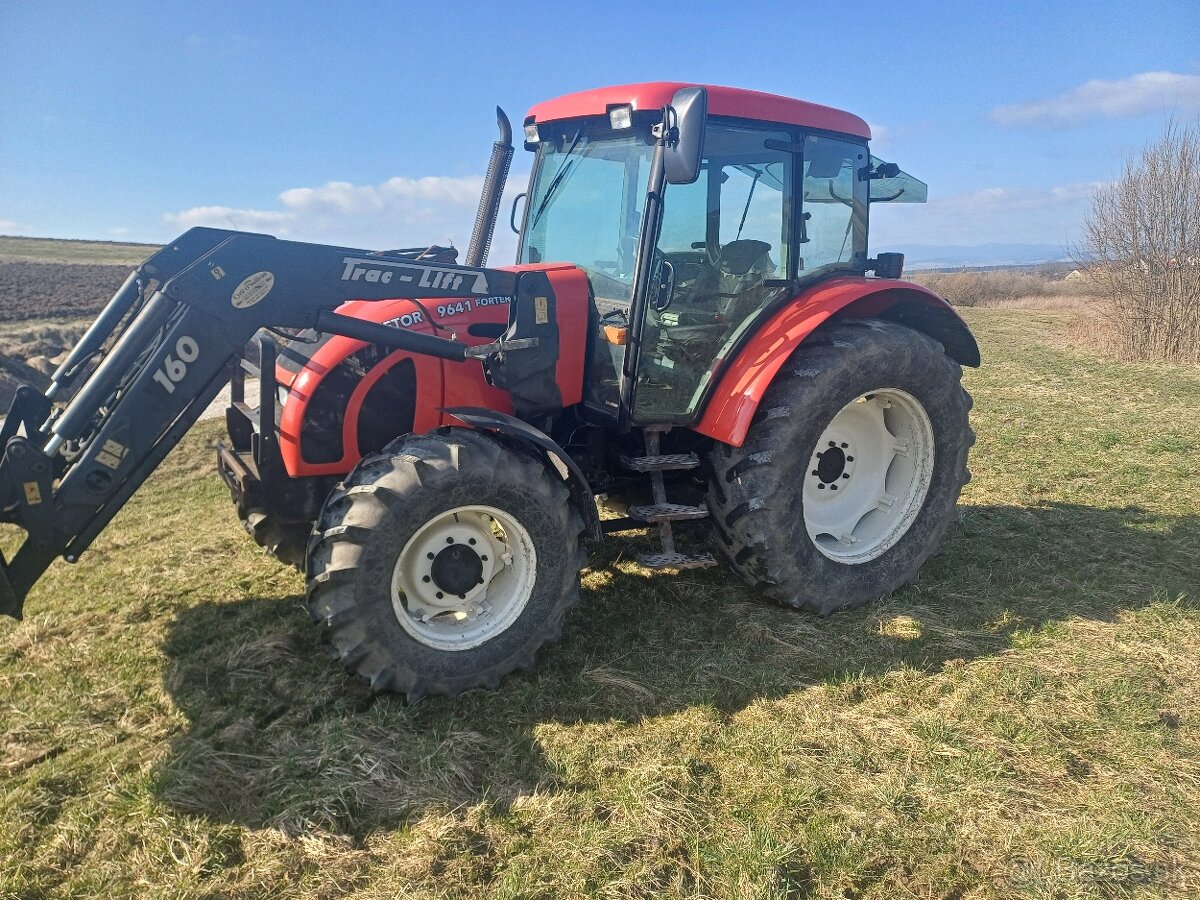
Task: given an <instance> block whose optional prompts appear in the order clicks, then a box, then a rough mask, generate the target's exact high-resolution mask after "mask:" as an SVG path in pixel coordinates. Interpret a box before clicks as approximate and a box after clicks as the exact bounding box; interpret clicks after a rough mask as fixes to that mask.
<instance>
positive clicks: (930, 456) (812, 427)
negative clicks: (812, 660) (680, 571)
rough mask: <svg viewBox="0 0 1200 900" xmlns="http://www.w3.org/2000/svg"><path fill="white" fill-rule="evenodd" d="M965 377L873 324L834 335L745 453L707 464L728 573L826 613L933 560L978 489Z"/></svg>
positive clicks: (933, 348) (801, 355)
mask: <svg viewBox="0 0 1200 900" xmlns="http://www.w3.org/2000/svg"><path fill="white" fill-rule="evenodd" d="M961 377H962V369H961V368H960V367H959V365H958V364H957V363H956V362H955V361H954V360H952V359H951V358H950V357H949V356H947V355H946V353H945V351H944V349H943V348H942V346H941V344H939V343H938V342H937V341H935V340H934V339H933V338H931V337H929V336H927V335H925V334H922V333H920V332H917V331H914V330H912V329H910V328H906V327H903V326H901V325H896V324H894V323H890V322H883V321H879V320H873V319H861V320H851V321H844V322H837V323H833V324H831V325H828V326H825V327H824V328H822V329H821V330H820V331H819V332H817V333H816V334H814V335H813V336H812V338H810V339H809V340H808V341H806V342H805V343H804V344H802V345H801V346H800V348H799V349H798V350H796V352H795V353H794V354H793V355H792V358H791V359H790V360H789V361H788V362H787V363H786V364H785V365H784V367H783V368H782V369H781V370H780V372H779V374H778V375H777V376H776V379H775V381H774V382H773V383H772V384H771V386H770V387H769V388H768V389H767V392H766V394H765V395H764V397H763V399H762V402H761V404H760V405H759V410H758V413H757V415H756V417H755V419H754V421H753V423H752V424H751V426H750V429H749V432H748V434H747V437H746V441H745V443H744V444H743V445H742V446H741V447H731V446H728V445H725V444H720V445H717V446H716V447H715V448H714V449H713V451H712V452H711V453H710V455H709V464H710V467H711V477H710V479H709V487H708V504H709V509H710V511H711V513H712V519H713V529H714V532H715V534H716V543H717V546H718V548H719V550H720V551H721V552H722V553H723V555H724V556H725V557H726V559H727V560H728V561H729V563H730V565H731V566H732V567H733V568H734V569H735V570H736V571H737V572H739V573H740V574H741V575H742V576H743V577H744V578H745V579H746V580H747V581H748V582H749V583H750V584H751V585H753V586H755V587H756V588H757V589H758V590H760V591H761V592H762V593H763V594H765V595H767V596H768V597H771V598H773V599H774V600H776V601H778V602H779V603H782V604H784V605H785V606H791V607H795V608H798V609H806V610H810V611H812V612H816V613H818V614H820V615H828V614H829V613H831V612H834V611H836V610H839V609H846V608H849V607H854V606H859V605H861V604H863V603H865V602H867V601H869V600H873V599H876V598H879V597H883V596H885V595H887V594H889V593H891V592H892V591H894V590H896V589H897V588H898V587H900V586H901V585H903V584H905V583H907V582H909V581H911V580H912V579H913V578H915V577H916V574H917V572H918V571H919V570H920V568H921V566H922V565H923V564H924V563H925V561H926V560H927V559H928V558H929V557H930V556H931V555H932V554H933V553H935V552H936V551H937V549H938V546H939V545H940V543H941V540H942V537H943V535H944V534H945V531H946V528H947V527H948V526H949V524H950V523H951V521H953V520H954V518H955V515H956V508H957V501H958V496H959V493H960V492H961V490H962V487H963V485H964V484H966V482H967V481H968V480H970V472H969V471H968V469H967V453H968V451H969V450H970V447H971V445H972V444H974V442H975V435H974V433H973V432H972V431H971V427H970V424H969V421H968V413H969V411H970V409H971V398H970V395H969V394H967V392H966V391H965V390H963V388H962V386H961V383H960V380H961Z"/></svg>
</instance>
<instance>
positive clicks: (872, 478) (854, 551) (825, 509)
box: [803, 388, 934, 565]
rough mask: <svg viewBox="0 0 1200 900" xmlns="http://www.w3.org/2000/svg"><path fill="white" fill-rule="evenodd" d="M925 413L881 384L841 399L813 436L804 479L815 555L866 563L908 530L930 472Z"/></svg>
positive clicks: (930, 448)
mask: <svg viewBox="0 0 1200 900" xmlns="http://www.w3.org/2000/svg"><path fill="white" fill-rule="evenodd" d="M933 461H934V441H933V426H932V424H931V423H930V420H929V415H928V414H927V413H926V412H925V410H924V408H923V407H922V406H921V404H920V403H919V402H918V401H917V399H916V398H915V397H913V396H912V395H911V394H908V393H906V392H904V391H901V390H899V389H898V388H881V389H879V390H876V391H872V392H870V393H868V394H863V395H862V396H859V397H857V398H856V399H854V400H852V401H851V402H850V403H848V404H846V406H844V407H843V408H842V409H841V410H840V411H839V412H838V413H837V415H835V416H834V417H833V419H832V421H831V422H830V423H829V425H828V426H827V427H826V429H825V431H824V433H822V435H821V437H820V439H819V440H818V441H817V446H816V449H815V450H814V452H813V457H812V460H811V464H810V466H809V476H808V477H807V478H806V479H805V482H804V503H803V507H804V525H805V529H806V530H807V531H808V534H809V537H810V538H811V539H812V541H813V544H814V546H815V547H816V548H817V550H818V551H820V553H821V554H822V555H824V556H826V557H828V558H829V559H832V560H835V561H836V562H841V563H846V564H850V565H857V564H861V563H864V562H868V561H870V560H872V559H875V558H876V557H878V556H880V555H881V554H883V553H885V552H886V551H887V550H888V549H889V548H891V547H892V546H893V545H895V544H896V542H897V541H899V540H900V539H901V538H902V537H904V535H905V534H906V533H907V532H908V529H909V528H910V527H911V526H912V523H913V521H914V520H915V519H916V517H917V514H918V513H919V512H920V511H921V508H922V506H923V505H924V503H925V496H926V494H927V493H928V491H929V484H930V481H931V479H932V477H933Z"/></svg>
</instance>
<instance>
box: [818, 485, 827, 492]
mask: <svg viewBox="0 0 1200 900" xmlns="http://www.w3.org/2000/svg"><path fill="white" fill-rule="evenodd" d="M817 490H818V491H823V490H825V485H823V484H818V485H817Z"/></svg>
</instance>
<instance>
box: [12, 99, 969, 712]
mask: <svg viewBox="0 0 1200 900" xmlns="http://www.w3.org/2000/svg"><path fill="white" fill-rule="evenodd" d="M500 126H501V139H500V140H499V141H498V142H497V143H496V145H495V147H494V149H493V156H492V161H491V165H490V166H489V169H488V176H487V179H486V182H485V189H484V195H483V197H482V199H481V202H480V212H479V216H478V218H477V220H476V226H475V230H474V234H473V235H472V240H471V244H470V247H469V249H468V252H467V256H466V259H465V260H464V262H463V263H461V264H460V263H459V262H458V261H457V251H455V250H453V249H452V248H443V247H436V246H435V247H428V248H420V249H415V250H396V251H387V252H367V251H362V250H353V249H347V248H337V247H325V246H317V245H311V244H301V243H294V242H288V241H278V240H275V239H274V238H271V237H269V236H266V235H254V234H244V233H236V232H227V231H219V230H215V229H193V230H192V231H189V232H188V233H186V234H184V235H182V236H181V237H180V238H179V239H178V240H176V241H175V242H173V243H172V244H171V245H169V246H168V247H165V248H164V249H163V250H162V251H160V252H159V253H157V254H155V255H154V256H153V257H151V258H150V259H148V260H147V261H146V262H145V263H144V264H143V265H142V266H141V267H139V269H138V270H137V271H136V272H134V273H133V274H132V275H131V276H130V278H129V280H128V281H127V282H126V284H125V285H124V286H123V287H122V289H121V291H119V292H118V294H117V295H116V296H115V297H114V298H113V300H112V301H111V303H110V304H109V306H108V308H106V310H105V311H104V313H102V314H101V316H100V318H99V319H98V320H97V322H96V323H95V324H94V325H93V326H92V328H91V329H90V330H89V332H88V334H87V335H85V336H84V338H83V339H82V340H81V341H80V344H79V345H78V346H77V347H76V348H75V350H74V351H73V352H72V354H71V357H70V358H69V359H68V360H67V361H66V362H65V363H64V364H63V367H62V368H61V369H60V370H59V372H58V373H57V374H56V375H55V378H54V381H53V384H52V386H51V388H50V389H49V391H48V392H47V393H46V394H45V395H42V394H38V393H37V392H34V391H32V390H30V389H23V390H22V391H21V392H19V394H18V397H17V399H16V400H15V401H14V405H13V409H12V410H11V412H10V415H9V417H8V419H7V421H6V423H5V425H4V430H3V432H2V433H0V443H2V444H3V447H4V456H3V458H2V459H0V497H2V498H3V500H4V505H3V513H2V516H3V518H4V519H5V520H7V521H12V522H16V523H18V524H20V525H21V526H22V527H24V528H25V529H26V531H27V532H28V536H27V538H26V541H25V544H24V545H23V546H22V547H21V549H20V550H19V551H18V553H17V555H16V556H15V557H14V559H13V560H12V561H11V562H7V563H4V564H3V566H2V568H0V574H2V575H3V578H0V611H2V612H7V613H9V614H11V615H14V616H19V615H20V613H21V609H22V605H23V600H24V597H25V594H26V592H27V591H28V589H29V587H30V586H31V585H32V584H33V583H34V581H36V580H37V578H38V577H39V576H40V574H41V573H42V571H44V570H45V568H46V566H47V565H49V563H50V561H51V560H52V559H53V558H54V557H55V556H58V555H62V556H64V557H65V558H66V559H67V560H68V561H70V562H75V561H76V560H77V559H78V558H79V555H80V553H82V551H83V550H84V549H86V547H87V546H88V545H89V544H90V543H91V541H92V540H93V539H94V538H95V536H96V534H98V533H99V531H100V530H101V529H102V528H103V527H104V525H105V524H106V523H107V522H108V521H109V519H111V517H112V515H113V514H114V513H115V512H116V510H117V509H118V508H120V506H121V505H122V504H123V503H124V502H125V501H126V500H127V499H128V497H129V496H130V495H131V494H132V493H133V492H134V490H136V488H137V487H138V486H139V485H140V484H141V483H142V482H143V481H144V480H145V478H146V477H147V476H148V475H149V474H150V472H151V471H153V469H154V468H155V466H157V464H158V463H159V462H160V461H161V460H162V458H163V457H164V456H165V455H166V453H167V452H168V451H169V450H170V448H171V447H172V446H174V445H175V443H177V442H178V440H179V438H180V437H182V435H183V434H184V432H186V430H187V429H188V428H189V427H190V426H191V424H192V423H193V422H194V421H195V420H196V418H197V417H198V416H199V415H200V412H201V411H202V410H203V408H204V406H205V405H207V403H209V402H210V401H211V400H212V398H213V397H215V396H216V394H217V392H218V391H219V390H220V389H221V388H222V387H223V386H224V385H225V384H227V383H229V382H230V381H232V395H233V400H232V403H231V406H230V408H229V410H228V415H227V421H228V431H229V442H228V445H226V446H222V447H220V448H219V451H218V466H219V470H220V473H221V475H222V477H223V478H224V479H225V481H226V482H227V483H228V485H229V487H230V489H231V492H232V494H233V498H234V501H235V503H236V504H237V508H238V511H239V513H240V515H241V516H242V518H243V520H244V521H245V523H246V526H247V528H248V529H249V530H250V532H251V533H252V534H253V535H254V537H255V538H256V540H258V541H259V543H261V544H262V545H264V546H266V547H267V548H268V549H270V550H271V551H272V552H274V553H275V554H276V555H278V556H279V557H280V558H281V559H283V560H285V561H287V562H290V563H293V564H295V565H297V566H300V567H301V568H303V569H304V570H305V572H306V573H307V579H308V603H309V610H310V612H311V614H312V617H313V618H314V619H315V620H316V621H317V622H319V623H320V624H321V625H322V627H323V628H324V629H325V631H326V633H327V635H328V637H329V639H330V640H331V642H332V644H333V646H334V647H335V648H336V650H337V652H338V654H339V655H340V657H341V660H342V662H343V663H344V664H345V665H346V666H347V667H348V668H349V669H351V670H353V671H354V672H356V673H358V674H359V675H361V676H363V677H364V678H366V679H367V680H368V681H369V682H370V684H371V686H372V688H374V689H377V690H394V691H400V692H403V693H405V694H407V695H408V696H409V697H410V698H414V697H419V696H421V695H424V694H445V695H454V694H457V693H459V692H461V691H463V690H466V689H469V688H474V687H493V686H495V685H496V684H497V683H498V682H499V680H500V679H501V678H502V677H503V676H504V675H505V674H507V673H508V672H510V671H512V670H514V669H517V668H528V667H529V666H531V665H532V664H533V662H534V657H535V655H536V653H537V651H538V650H539V648H540V647H541V646H542V645H543V644H545V643H546V642H547V641H550V640H553V639H554V638H556V637H557V636H558V634H559V632H560V630H561V628H562V623H563V618H564V616H565V615H566V613H567V610H568V609H569V608H570V607H571V606H572V605H573V604H574V603H575V602H576V601H577V600H578V599H579V591H580V570H581V569H582V568H583V567H584V565H585V564H586V560H587V546H588V544H589V542H591V541H594V540H597V539H599V538H600V537H601V536H602V535H603V534H605V533H609V532H620V531H628V530H633V529H640V528H645V527H647V526H653V527H656V528H657V529H658V532H659V535H660V537H661V543H662V547H661V552H656V553H652V554H648V555H643V556H641V557H639V561H640V562H641V563H642V564H643V565H644V566H647V567H649V568H655V569H659V568H661V569H684V568H692V567H701V566H708V565H713V564H715V562H716V561H717V560H716V558H714V557H713V556H711V555H709V554H708V553H701V552H694V551H695V548H696V546H698V545H699V543H698V542H697V541H695V540H692V541H689V542H686V543H685V546H686V547H690V548H692V550H693V552H682V551H681V550H680V549H679V548H678V547H677V546H676V543H675V540H676V536H677V535H676V533H675V531H674V529H675V528H688V527H693V526H694V527H698V528H704V529H706V530H707V532H708V534H709V535H710V537H711V541H710V543H711V544H712V545H713V546H714V547H715V549H716V552H717V556H718V557H719V558H720V559H721V560H722V561H724V562H725V563H726V564H727V565H728V566H729V567H730V568H732V569H733V570H734V571H736V572H737V573H739V574H740V575H741V576H742V577H743V578H745V579H746V580H747V581H748V582H749V583H750V584H751V585H752V586H754V588H755V589H756V590H757V591H758V592H759V593H760V594H762V595H763V596H765V597H769V598H771V599H773V600H775V601H777V602H779V603H781V604H783V605H785V606H789V607H794V608H797V609H804V610H809V611H812V612H815V613H818V614H820V615H826V614H828V613H831V612H833V611H835V610H839V609H844V608H847V607H852V606H856V605H858V604H861V603H864V602H866V601H868V600H870V599H872V598H877V597H881V596H883V595H886V594H888V593H889V592H891V591H893V590H895V589H896V588H897V587H899V586H900V585H902V584H904V583H905V582H907V581H909V580H910V579H912V578H913V577H914V576H915V575H916V573H917V571H918V570H919V569H920V567H921V565H922V564H923V563H924V562H925V560H926V559H927V558H928V557H929V556H930V555H931V554H932V553H933V552H934V551H935V550H936V549H937V547H938V544H939V542H940V541H941V538H942V535H943V533H944V532H945V530H946V528H947V526H948V525H949V523H950V522H951V521H952V520H953V518H954V515H955V507H956V501H957V499H958V496H959V492H960V490H961V489H962V486H963V484H964V483H965V482H966V481H967V479H968V478H969V473H968V471H967V453H968V450H969V448H970V446H971V444H972V443H973V440H974V436H973V433H972V431H971V428H970V425H969V422H968V412H969V410H970V407H971V401H970V398H969V396H968V395H967V393H966V392H965V391H964V390H963V388H962V386H961V384H960V378H961V368H960V366H962V365H968V366H977V365H978V364H979V349H978V346H977V344H976V342H975V340H974V338H973V337H972V336H971V333H970V332H969V330H968V329H967V327H966V326H965V324H964V323H963V322H962V320H961V319H960V318H959V317H958V316H957V315H956V314H955V312H954V311H953V310H952V309H951V308H950V306H949V304H947V303H946V301H945V300H943V299H942V298H940V297H938V296H937V295H935V294H933V293H931V292H930V291H928V290H926V289H925V288H922V287H920V286H919V285H916V284H912V283H909V282H905V281H901V280H899V276H900V275H901V269H902V266H903V257H902V256H901V255H900V254H889V253H881V254H878V255H877V256H875V257H873V258H871V257H869V255H868V251H867V230H868V219H869V213H870V207H871V205H872V204H873V203H879V202H922V201H924V199H925V194H926V188H925V185H924V184H922V183H921V182H920V181H918V180H916V179H915V178H913V177H911V176H909V175H907V174H906V173H904V172H902V171H900V169H899V168H898V167H897V166H896V165H895V164H892V163H885V162H882V161H881V160H879V159H876V158H875V157H873V156H871V155H870V153H869V151H868V148H867V141H868V139H869V137H870V131H869V129H868V127H867V125H866V123H865V122H863V120H861V119H859V118H858V117H856V116H853V115H850V114H849V113H845V112H841V111H839V110H835V109H830V108H828V107H824V106H818V105H815V104H812V103H806V102H803V101H800V100H791V99H787V98H784V97H778V96H774V95H770V94H763V93H757V92H753V91H744V90H735V89H731V88H724V87H699V86H693V85H686V84H676V83H651V84H639V85H626V86H621V87H611V88H602V89H599V90H593V91H586V92H583V93H578V94H571V95H568V96H565V97H560V98H558V99H555V100H551V101H548V102H546V103H542V104H539V105H538V106H535V107H534V108H533V109H532V110H530V112H529V114H528V115H527V116H526V118H525V121H524V138H525V147H526V149H527V150H531V151H534V153H535V157H534V162H533V170H532V175H531V177H530V183H529V189H528V192H527V193H526V194H523V195H521V196H520V197H518V198H517V202H516V203H514V205H513V214H512V219H511V221H512V223H513V227H514V229H516V224H515V223H516V217H517V212H518V209H519V208H520V207H519V206H518V204H519V202H520V201H521V200H522V199H524V201H525V202H524V206H523V211H522V212H521V217H522V224H521V227H520V228H519V230H518V231H519V235H520V238H519V252H518V262H517V264H516V265H515V266H506V267H503V268H485V267H484V263H485V261H486V256H487V252H488V246H489V243H490V240H491V235H492V231H493V228H494V225H495V221H496V215H497V211H498V208H499V203H500V196H501V192H502V190H503V187H504V181H505V177H506V174H507V170H508V165H509V162H510V160H511V156H512V152H513V150H512V146H511V141H510V135H509V133H508V131H509V130H508V123H507V120H506V119H505V118H504V116H503V113H501V114H500ZM871 273H873V274H871ZM247 375H249V376H250V378H249V379H248V378H247ZM254 379H257V382H256V383H255V381H254ZM597 497H600V499H601V500H602V501H603V502H604V503H605V505H606V506H608V507H609V508H611V509H614V510H616V513H614V514H613V515H612V516H610V517H608V518H603V519H602V518H601V517H600V515H599V513H598V510H597ZM0 561H2V560H0Z"/></svg>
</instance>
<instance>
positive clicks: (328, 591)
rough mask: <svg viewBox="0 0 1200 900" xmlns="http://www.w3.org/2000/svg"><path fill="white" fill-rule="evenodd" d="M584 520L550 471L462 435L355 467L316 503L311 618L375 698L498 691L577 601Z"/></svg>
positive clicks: (481, 438) (400, 445) (399, 447)
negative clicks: (386, 693)
mask: <svg viewBox="0 0 1200 900" xmlns="http://www.w3.org/2000/svg"><path fill="white" fill-rule="evenodd" d="M584 562H585V557H584V549H583V520H582V518H581V517H580V515H579V513H578V511H577V510H576V509H575V507H574V506H573V505H572V503H571V502H570V498H569V496H568V492H567V489H566V487H565V485H564V484H563V482H562V480H561V478H559V477H558V476H557V473H554V472H551V471H550V470H548V469H547V467H546V466H545V465H544V464H543V463H542V462H541V460H539V459H537V458H536V457H534V456H533V455H532V454H529V453H526V452H523V451H521V450H516V449H512V448H509V447H507V446H504V445H502V444H500V443H498V442H497V441H495V440H493V439H492V438H490V437H488V436H486V435H484V434H481V433H479V432H474V431H470V430H468V429H461V428H456V429H448V430H447V431H445V432H444V433H436V434H428V435H420V436H413V437H409V438H405V439H403V440H402V441H399V442H397V443H395V444H393V445H392V446H391V447H389V448H388V449H386V450H384V451H383V452H382V453H379V454H375V455H372V456H369V457H366V458H364V459H363V461H362V462H361V463H360V464H359V466H358V467H357V468H356V469H355V470H354V472H353V473H351V475H350V476H349V477H348V478H347V479H346V481H345V482H344V483H343V484H342V485H340V486H339V487H338V489H337V490H335V491H334V492H333V493H332V494H331V495H330V497H329V498H328V499H327V501H326V502H325V506H324V509H323V510H322V512H321V517H320V520H319V521H318V524H317V527H316V529H315V530H314V533H313V539H312V543H311V544H310V547H309V559H308V572H309V584H308V597H309V612H310V614H311V615H312V617H313V618H314V619H315V620H317V621H319V622H321V623H323V624H324V626H325V629H326V632H327V635H328V637H329V639H330V641H331V642H332V644H333V646H334V648H335V649H336V651H337V653H338V655H339V657H340V658H341V659H342V661H343V662H344V663H345V665H346V666H347V667H348V668H350V669H351V670H352V671H354V672H356V673H358V674H359V675H361V676H362V677H364V678H365V679H366V680H367V681H369V682H370V684H371V687H372V688H373V689H375V690H393V691H399V692H402V693H404V694H407V695H408V697H409V698H410V699H416V698H417V697H420V696H423V695H425V694H443V695H447V696H453V695H455V694H458V693H460V692H462V691H464V690H467V689H469V688H475V687H495V686H496V685H497V684H498V683H499V681H500V679H501V678H502V677H503V676H504V675H506V674H507V673H509V672H511V671H512V670H514V669H517V668H529V667H530V666H532V665H533V660H534V655H535V654H536V653H537V651H538V649H539V648H540V647H541V646H542V645H543V644H545V643H546V642H547V641H550V640H553V639H555V638H557V637H558V635H559V634H560V633H561V630H562V623H563V617H564V615H565V613H566V611H567V609H568V608H569V607H570V606H571V605H573V604H574V603H575V602H576V601H577V600H578V599H579V573H580V570H581V569H582V568H583V566H584Z"/></svg>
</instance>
